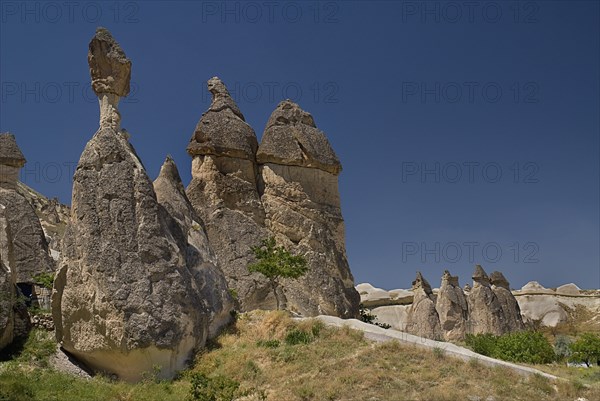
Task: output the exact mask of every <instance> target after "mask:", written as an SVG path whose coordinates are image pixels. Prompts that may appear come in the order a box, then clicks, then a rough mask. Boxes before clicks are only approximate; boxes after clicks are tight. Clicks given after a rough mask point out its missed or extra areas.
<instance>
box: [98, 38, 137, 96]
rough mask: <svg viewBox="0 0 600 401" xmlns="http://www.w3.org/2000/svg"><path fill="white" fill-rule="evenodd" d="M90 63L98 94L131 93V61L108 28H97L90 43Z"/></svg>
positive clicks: (125, 94) (123, 94) (122, 94)
mask: <svg viewBox="0 0 600 401" xmlns="http://www.w3.org/2000/svg"><path fill="white" fill-rule="evenodd" d="M88 64H89V66H90V75H91V76H92V88H93V89H94V92H96V95H99V94H101V93H113V94H115V95H117V96H121V97H122V96H127V95H128V94H129V81H130V80H131V61H130V60H129V59H128V58H127V57H126V56H125V52H124V51H123V49H121V46H119V44H118V43H117V41H116V40H115V39H114V38H113V37H112V35H111V34H110V32H109V31H108V30H107V29H106V28H102V27H98V28H97V29H96V34H95V35H94V37H93V38H92V40H91V42H90V45H89V52H88Z"/></svg>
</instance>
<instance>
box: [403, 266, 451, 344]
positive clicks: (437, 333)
mask: <svg viewBox="0 0 600 401" xmlns="http://www.w3.org/2000/svg"><path fill="white" fill-rule="evenodd" d="M412 289H413V292H414V300H413V303H412V305H411V306H410V309H409V310H408V317H407V320H406V331H407V332H409V333H410V334H414V335H417V336H421V337H426V338H431V339H433V340H441V339H443V333H442V328H441V325H440V318H439V315H438V312H437V310H436V308H435V296H434V295H433V293H432V291H431V286H430V285H429V282H428V281H427V280H425V277H423V275H422V274H421V272H417V276H416V278H415V280H414V281H413V283H412Z"/></svg>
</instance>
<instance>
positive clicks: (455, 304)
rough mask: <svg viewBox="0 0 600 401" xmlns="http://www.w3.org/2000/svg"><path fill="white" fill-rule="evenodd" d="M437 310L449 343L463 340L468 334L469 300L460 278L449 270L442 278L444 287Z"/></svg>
mask: <svg viewBox="0 0 600 401" xmlns="http://www.w3.org/2000/svg"><path fill="white" fill-rule="evenodd" d="M435 309H436V311H437V313H438V315H439V318H440V325H441V328H442V331H443V333H444V338H445V339H446V340H447V341H460V340H463V339H464V337H465V334H466V332H467V321H468V319H469V309H468V305H467V299H466V297H465V294H464V293H463V290H462V289H461V288H460V285H459V283H458V276H452V275H450V272H449V271H448V270H446V271H444V275H443V276H442V285H441V286H440V290H439V292H438V294H437V301H436V305H435Z"/></svg>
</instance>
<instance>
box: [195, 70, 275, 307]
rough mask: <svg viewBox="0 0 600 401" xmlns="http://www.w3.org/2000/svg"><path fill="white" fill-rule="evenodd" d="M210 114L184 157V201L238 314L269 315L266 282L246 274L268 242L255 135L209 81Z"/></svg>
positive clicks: (221, 87)
mask: <svg viewBox="0 0 600 401" xmlns="http://www.w3.org/2000/svg"><path fill="white" fill-rule="evenodd" d="M208 86H209V90H210V91H211V93H212V95H213V100H212V104H211V106H210V108H209V109H208V111H207V112H206V113H204V114H203V115H202V118H201V119H200V122H199V123H198V125H197V127H196V130H195V132H194V134H193V136H192V139H191V141H190V144H189V145H188V148H187V151H188V153H189V154H190V156H192V157H193V160H192V181H191V182H190V184H189V185H188V187H187V190H186V193H187V196H188V198H189V200H190V202H191V204H192V206H193V207H194V209H195V211H196V212H197V214H198V216H199V217H200V218H201V219H202V221H203V222H204V225H205V228H206V234H207V237H208V241H209V244H210V247H211V248H212V249H213V251H214V252H215V254H216V256H217V260H218V263H219V266H220V268H221V270H222V271H223V273H224V275H225V278H226V280H227V284H228V286H229V288H230V289H232V290H233V291H234V292H235V293H236V294H237V298H238V302H239V308H240V310H241V311H249V310H253V309H274V308H275V306H276V300H275V297H274V296H273V294H272V293H271V288H270V286H269V283H268V281H267V280H266V279H265V278H264V277H263V276H262V275H260V274H258V273H249V272H248V265H249V264H250V263H253V262H254V254H253V253H252V250H251V248H252V247H253V246H258V245H260V243H261V240H263V239H265V238H267V237H269V235H270V233H269V232H268V230H267V229H266V228H265V212H264V209H263V206H262V202H261V200H260V195H259V193H258V177H257V174H258V168H257V165H256V160H255V153H256V149H257V147H258V142H257V140H256V135H255V134H254V130H253V129H252V127H250V126H249V125H248V124H247V123H246V122H245V121H244V119H243V116H242V115H241V112H240V111H239V109H238V108H237V106H236V105H235V102H234V101H233V99H231V97H230V96H229V93H228V92H227V89H226V88H225V85H224V84H223V83H222V82H221V81H220V80H219V79H218V78H212V79H211V80H210V81H209V83H208Z"/></svg>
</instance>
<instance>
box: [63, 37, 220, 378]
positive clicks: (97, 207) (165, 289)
mask: <svg viewBox="0 0 600 401" xmlns="http://www.w3.org/2000/svg"><path fill="white" fill-rule="evenodd" d="M115 48H116V42H115V41H114V39H112V37H110V34H109V33H108V31H106V30H103V29H99V30H98V31H97V33H96V35H95V36H94V38H93V39H92V43H91V44H90V56H89V57H88V60H89V62H90V70H91V71H92V78H93V81H96V80H100V81H102V82H107V84H106V85H94V88H95V90H96V92H97V94H98V97H99V99H100V105H101V120H100V128H99V130H98V131H97V132H96V134H94V136H93V138H92V139H91V140H90V141H89V142H88V144H87V145H86V147H85V149H84V151H83V153H82V155H81V158H80V160H79V163H78V165H77V170H76V172H75V176H74V179H73V180H74V183H73V196H72V209H71V218H70V221H69V224H68V227H67V230H66V233H65V236H64V239H63V247H62V250H63V253H62V255H61V260H60V268H59V272H58V274H57V277H56V279H55V282H54V292H53V300H52V301H53V302H52V304H53V305H52V307H53V318H54V322H55V325H56V336H57V340H58V341H59V342H61V343H62V346H63V347H64V349H66V350H67V351H68V352H70V353H71V354H73V355H74V356H75V357H76V358H78V359H79V360H81V361H82V362H84V363H85V364H86V365H88V366H90V367H92V368H93V369H95V370H100V371H106V372H111V373H115V374H117V375H118V376H119V377H121V378H123V379H126V380H138V379H140V378H141V377H142V375H143V374H144V372H152V371H153V367H154V366H156V365H158V366H160V369H161V370H160V372H159V375H160V376H161V377H172V376H173V375H174V374H175V372H176V371H177V370H179V369H182V368H184V367H185V364H186V362H187V360H188V358H190V356H191V355H192V351H193V350H194V349H196V348H198V347H202V346H203V344H204V341H205V339H206V336H207V332H208V326H209V319H210V316H211V314H210V309H209V308H210V306H209V305H208V304H207V302H206V301H205V300H203V299H202V298H201V295H200V294H201V285H198V284H197V282H196V279H195V275H194V272H193V268H190V267H189V266H188V261H189V257H188V250H189V244H188V243H187V241H186V238H185V236H184V235H182V233H181V229H180V228H179V225H178V224H177V223H174V222H173V218H172V217H171V215H170V214H169V213H168V211H167V210H166V209H165V207H163V206H162V205H161V204H159V202H158V201H157V198H156V194H155V192H154V189H153V185H152V181H151V180H150V179H149V178H148V175H147V174H146V171H145V169H144V167H143V165H142V163H141V161H140V160H139V158H138V156H137V155H136V153H135V151H134V149H133V147H132V146H131V144H130V143H129V142H128V140H127V135H126V134H125V133H124V132H122V131H119V130H118V121H119V118H118V116H117V115H116V114H118V110H117V109H116V104H117V102H115V100H116V101H118V96H119V95H123V94H126V88H127V87H128V82H124V81H128V77H129V69H130V67H129V65H130V64H129V62H128V61H123V59H122V57H124V54H122V51H120V52H117V53H118V56H117V59H119V60H120V61H119V62H112V61H111V60H112V59H113V56H112V52H114V51H115ZM97 49H101V50H99V51H98V50H97ZM105 64H109V65H110V66H111V67H110V68H105ZM96 72H97V73H96ZM113 85H116V86H113ZM104 91H107V92H104ZM112 92H114V93H112ZM109 95H110V96H113V97H112V98H110V96H109ZM103 99H104V100H106V99H108V100H110V101H109V102H108V105H110V106H111V107H108V108H103V106H105V104H103V103H102V102H103ZM111 99H112V100H111Z"/></svg>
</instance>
